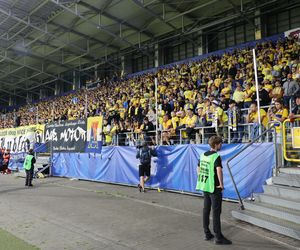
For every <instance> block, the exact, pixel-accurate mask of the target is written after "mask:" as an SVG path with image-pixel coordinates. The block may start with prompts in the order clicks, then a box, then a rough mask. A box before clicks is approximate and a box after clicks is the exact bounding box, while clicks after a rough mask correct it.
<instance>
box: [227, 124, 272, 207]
mask: <svg viewBox="0 0 300 250" xmlns="http://www.w3.org/2000/svg"><path fill="white" fill-rule="evenodd" d="M273 128H274V125H273V126H271V127H270V128H269V129H267V130H265V131H264V132H263V133H262V134H261V135H259V136H258V137H256V138H255V139H254V140H253V141H252V142H251V143H249V144H247V146H245V147H244V148H243V149H242V150H241V151H239V152H238V153H236V154H235V155H234V156H232V157H231V158H229V159H228V161H227V163H226V166H227V169H228V172H229V175H230V178H231V181H232V183H233V186H234V189H235V192H236V194H237V196H238V200H239V204H240V208H241V210H245V207H244V203H243V200H242V198H241V195H240V192H239V190H238V188H237V185H236V182H235V180H234V177H233V175H232V171H231V168H230V166H229V163H230V162H231V161H232V160H233V159H235V158H236V157H237V156H239V155H240V154H241V153H242V152H244V151H245V150H246V149H247V148H249V147H250V146H252V145H253V144H254V143H255V142H258V141H259V140H260V139H261V138H262V137H263V136H265V135H266V134H267V133H269V132H270V131H272V130H273Z"/></svg>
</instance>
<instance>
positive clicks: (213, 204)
mask: <svg viewBox="0 0 300 250" xmlns="http://www.w3.org/2000/svg"><path fill="white" fill-rule="evenodd" d="M203 194H204V207H203V229H204V233H205V234H206V235H208V234H210V230H209V214H210V210H211V208H212V210H213V229H214V233H215V236H216V238H217V239H221V238H222V232H221V211H222V190H221V189H215V191H214V192H213V193H207V192H203Z"/></svg>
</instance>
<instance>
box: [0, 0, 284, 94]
mask: <svg viewBox="0 0 300 250" xmlns="http://www.w3.org/2000/svg"><path fill="white" fill-rule="evenodd" d="M275 2H280V1H274V0H260V1H250V0H242V1H241V0H82V1H81V0H0V31H1V36H0V84H1V85H0V86H1V90H2V94H1V96H2V97H0V98H2V99H3V98H4V97H3V96H4V95H6V96H7V94H13V95H15V96H16V97H23V95H24V94H25V93H26V92H28V91H32V92H34V91H36V90H37V89H36V88H38V87H40V86H44V85H46V84H47V83H50V82H53V81H56V80H60V81H62V82H68V81H67V80H66V79H63V78H62V77H61V76H60V73H62V72H65V71H68V70H72V69H74V68H75V69H76V70H78V71H80V70H81V68H82V66H83V65H86V64H90V65H91V64H92V63H101V62H108V63H110V64H112V65H113V66H115V67H117V68H118V67H119V66H118V65H114V64H113V63H112V62H110V59H109V55H111V54H116V55H117V56H121V55H123V54H124V53H125V52H124V50H126V49H127V53H128V50H130V51H131V52H132V51H144V52H143V53H147V52H145V50H144V47H146V46H148V45H149V44H154V43H156V42H157V41H158V40H159V39H161V37H162V36H163V35H166V34H172V35H174V36H176V35H177V36H185V35H186V34H189V33H192V32H195V31H197V30H203V29H205V28H209V27H212V26H215V25H218V24H221V23H223V22H226V21H230V20H234V19H244V20H245V21H248V22H250V21H249V20H248V16H249V15H253V13H254V11H255V10H256V9H257V8H259V7H266V6H268V5H273V7H274V3H275ZM283 2H284V1H283ZM241 3H242V4H241ZM252 25H253V24H252ZM129 48H130V49H129Z"/></svg>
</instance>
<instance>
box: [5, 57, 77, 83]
mask: <svg viewBox="0 0 300 250" xmlns="http://www.w3.org/2000/svg"><path fill="white" fill-rule="evenodd" d="M0 58H4V59H5V60H6V61H9V62H12V63H14V64H17V65H20V66H23V67H26V68H28V69H31V70H33V71H37V72H39V73H41V74H45V75H47V76H48V77H53V78H54V79H56V80H60V81H63V82H66V83H68V84H73V82H70V81H67V80H65V79H63V78H61V77H58V76H56V75H53V74H50V73H47V72H45V71H44V70H43V69H42V70H40V69H38V68H35V67H33V66H30V65H26V64H25V60H24V63H21V62H18V61H16V60H14V59H12V58H9V57H7V55H5V56H3V55H0Z"/></svg>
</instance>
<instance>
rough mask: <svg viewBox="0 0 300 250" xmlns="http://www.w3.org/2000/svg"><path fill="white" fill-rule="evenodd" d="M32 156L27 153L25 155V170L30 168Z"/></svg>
mask: <svg viewBox="0 0 300 250" xmlns="http://www.w3.org/2000/svg"><path fill="white" fill-rule="evenodd" d="M32 158H33V155H27V156H26V157H25V161H24V164H23V167H24V168H25V170H30V169H31V167H32V164H31V163H32Z"/></svg>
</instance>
